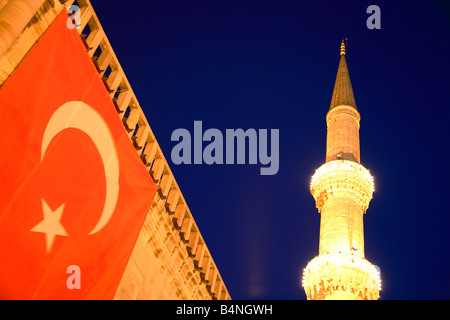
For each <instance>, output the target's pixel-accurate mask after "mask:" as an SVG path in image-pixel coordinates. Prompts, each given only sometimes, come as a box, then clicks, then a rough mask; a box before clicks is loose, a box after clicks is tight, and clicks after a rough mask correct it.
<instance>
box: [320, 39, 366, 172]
mask: <svg viewBox="0 0 450 320" xmlns="http://www.w3.org/2000/svg"><path fill="white" fill-rule="evenodd" d="M345 54H346V44H345V42H344V40H342V42H341V52H340V55H341V59H340V61H339V67H338V72H337V75H336V82H335V84H334V89H333V95H332V97H331V104H330V109H329V111H328V114H327V125H328V132H327V154H326V162H328V161H332V160H337V159H345V160H350V161H354V162H357V163H359V162H360V150H359V121H360V120H361V116H360V115H359V112H358V110H357V109H356V102H355V96H354V95H353V88H352V84H351V82H350V75H349V73H348V68H347V62H346V60H345Z"/></svg>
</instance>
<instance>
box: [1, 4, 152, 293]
mask: <svg viewBox="0 0 450 320" xmlns="http://www.w3.org/2000/svg"><path fill="white" fill-rule="evenodd" d="M67 19H68V15H67V13H66V12H65V10H63V12H62V13H61V14H60V15H59V16H58V17H57V18H56V19H55V21H54V22H53V23H52V24H51V26H50V27H49V28H48V30H47V31H46V32H45V33H44V35H43V36H42V37H41V38H40V39H39V41H38V42H37V44H36V45H35V46H34V47H33V48H32V50H31V51H30V52H29V53H28V55H27V56H26V57H25V59H24V61H23V62H22V63H21V64H20V66H19V67H18V68H17V70H16V71H15V72H14V73H13V74H12V75H11V77H10V78H9V79H8V80H7V81H6V82H5V84H4V85H3V86H2V88H1V89H0V107H1V110H2V116H1V117H0V128H1V129H0V130H1V134H0V150H1V156H0V186H1V188H0V298H2V299H112V298H113V297H114V295H115V292H116V290H117V288H118V285H119V283H120V280H121V278H122V275H123V272H124V270H125V267H126V265H127V263H128V260H129V258H130V255H131V252H132V250H133V248H134V245H135V242H136V240H137V237H138V235H139V232H140V230H141V228H142V226H143V223H144V220H145V217H146V215H147V213H148V210H149V208H150V205H151V203H152V201H153V198H154V196H155V193H156V186H155V183H154V182H153V180H152V179H151V177H150V175H149V173H148V172H147V170H146V169H145V166H144V165H143V163H142V162H141V159H140V158H139V156H138V154H137V153H136V151H135V149H134V147H133V145H132V143H131V141H130V139H129V137H128V135H127V133H126V131H125V129H124V127H123V125H122V123H121V121H120V118H119V116H118V114H117V112H116V109H115V107H114V105H113V103H112V101H111V98H110V96H109V94H108V92H107V91H106V88H105V86H104V84H103V82H102V80H101V79H100V77H99V74H98V73H97V71H96V68H95V67H94V64H93V63H92V61H91V60H90V58H89V55H88V54H87V52H86V48H85V46H84V44H83V42H82V40H81V39H80V37H79V35H78V34H77V32H76V30H75V29H69V28H68V27H67V25H66V22H67Z"/></svg>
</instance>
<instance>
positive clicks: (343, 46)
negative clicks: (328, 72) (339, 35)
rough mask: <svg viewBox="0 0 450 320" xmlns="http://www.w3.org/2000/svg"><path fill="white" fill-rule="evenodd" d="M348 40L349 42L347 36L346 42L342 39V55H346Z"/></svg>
mask: <svg viewBox="0 0 450 320" xmlns="http://www.w3.org/2000/svg"><path fill="white" fill-rule="evenodd" d="M346 42H347V38H345V42H344V39H342V42H341V56H343V55H345V46H346Z"/></svg>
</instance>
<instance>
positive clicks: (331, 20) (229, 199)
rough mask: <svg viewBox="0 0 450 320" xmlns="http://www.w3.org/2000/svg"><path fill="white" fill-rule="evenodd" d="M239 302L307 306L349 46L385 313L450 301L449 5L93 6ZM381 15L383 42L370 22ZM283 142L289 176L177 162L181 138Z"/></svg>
mask: <svg viewBox="0 0 450 320" xmlns="http://www.w3.org/2000/svg"><path fill="white" fill-rule="evenodd" d="M92 3H93V6H94V8H95V10H96V12H97V15H98V17H99V19H100V21H101V23H102V26H103V28H104V30H105V32H106V34H107V36H108V38H109V40H110V42H111V44H112V46H113V48H114V50H115V53H116V55H117V57H118V59H119V61H120V63H121V65H122V67H123V68H124V70H125V73H126V75H127V77H128V80H129V81H130V83H131V85H132V88H133V90H134V92H135V94H136V96H137V98H138V100H139V102H140V105H141V107H142V108H143V110H144V112H145V114H146V116H147V119H148V121H149V123H150V125H151V127H152V129H153V131H154V133H155V135H156V138H157V139H158V141H159V144H160V145H161V148H162V150H163V152H164V154H165V156H166V158H167V159H168V161H169V165H170V166H171V169H172V171H173V173H174V174H175V177H176V180H177V182H178V184H179V185H180V187H181V190H182V192H183V194H184V197H185V198H186V200H187V202H188V205H189V208H190V209H191V211H192V213H193V215H194V217H195V220H196V222H197V224H198V226H199V228H200V231H201V233H202V235H203V238H204V239H205V241H206V243H207V245H208V248H209V250H210V251H211V253H212V255H213V258H214V260H215V262H216V264H217V266H218V267H219V270H220V273H221V275H222V277H223V279H224V281H225V284H226V286H227V288H228V290H229V292H230V294H231V296H232V298H234V299H305V298H306V297H305V294H304V291H303V289H302V288H301V286H300V276H301V273H302V269H303V268H304V267H305V266H306V264H307V263H308V261H309V260H310V259H312V258H313V257H314V256H316V255H317V254H318V240H319V221H320V216H319V214H318V213H317V209H316V208H315V203H314V199H313V197H312V196H311V194H310V192H309V181H310V177H311V175H312V174H313V173H314V171H315V169H316V168H318V167H319V166H320V165H321V164H322V163H324V161H325V147H326V122H325V115H326V112H327V110H328V107H329V104H330V99H331V94H332V90H333V86H334V80H335V77H336V72H337V67H338V63H339V58H340V56H339V44H340V41H341V39H342V38H344V37H348V44H349V45H348V55H347V63H348V67H349V71H350V78H351V81H352V84H353V90H354V92H355V98H356V104H357V106H358V110H359V111H360V113H361V117H362V120H361V130H360V137H361V163H362V164H363V165H364V166H365V167H366V168H367V169H369V170H370V172H371V173H372V175H373V176H374V178H375V193H374V197H373V200H372V202H371V203H370V207H369V210H368V211H367V214H366V215H365V216H364V223H365V225H364V228H365V252H366V258H367V259H368V260H369V261H371V262H372V263H373V264H376V265H378V266H379V267H380V269H381V273H382V282H383V290H382V292H381V298H382V299H449V298H450V295H449V290H448V288H449V287H450V272H449V269H450V257H449V244H450V243H449V242H450V241H449V225H450V212H449V211H450V210H449V206H450V204H449V202H448V199H449V198H450V184H449V181H450V176H449V169H448V167H449V161H450V152H449V140H450V129H449V128H450V126H449V120H450V109H449V108H450V102H449V101H450V95H449V91H450V80H449V79H450V62H449V59H450V4H449V2H448V1H370V2H369V1H285V0H276V1H275V0H271V1H264V0H245V1H243V0H239V1H235V0H227V1H225V0H220V1H213V0H202V1H191V0H184V1H163V0H158V1H155V0H149V1H137V0H134V1H131V0H130V1H124V0H122V1H118V0H116V1H106V0H101V1H100V0H99V1H92ZM371 4H376V5H378V6H380V8H381V30H368V29H367V28H366V19H367V18H368V17H369V15H368V14H366V9H367V7H368V6H369V5H371ZM194 120H202V121H203V127H204V129H207V128H218V129H220V130H222V131H223V132H225V129H227V128H230V129H237V128H243V129H244V130H245V129H248V128H255V129H279V130H280V170H279V172H278V174H277V175H275V176H261V175H259V167H260V166H259V165H212V166H208V165H179V166H176V165H174V164H173V163H171V160H170V152H171V150H172V148H173V146H174V145H175V142H171V140H170V137H171V134H172V132H173V131H174V130H175V129H177V128H186V129H188V130H189V131H191V133H193V122H194Z"/></svg>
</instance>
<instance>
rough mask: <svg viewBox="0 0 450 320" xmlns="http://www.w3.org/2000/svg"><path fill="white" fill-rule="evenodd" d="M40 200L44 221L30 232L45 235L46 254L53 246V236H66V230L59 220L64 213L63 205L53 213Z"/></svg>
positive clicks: (45, 203) (43, 201)
mask: <svg viewBox="0 0 450 320" xmlns="http://www.w3.org/2000/svg"><path fill="white" fill-rule="evenodd" d="M41 200H42V211H43V213H44V220H42V221H41V222H39V223H38V224H37V225H36V226H35V227H34V228H33V229H31V231H34V232H41V233H45V242H46V248H47V253H50V251H51V250H52V246H53V241H54V240H55V235H60V236H68V235H69V234H68V233H67V231H66V229H64V227H63V225H62V224H61V222H60V221H59V220H61V216H62V213H63V211H64V206H65V205H66V204H65V203H63V204H62V205H60V206H59V207H58V208H57V209H56V210H55V211H53V210H52V209H51V208H50V206H49V205H48V204H47V202H45V200H44V199H41Z"/></svg>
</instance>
